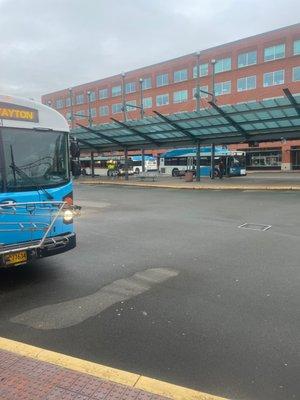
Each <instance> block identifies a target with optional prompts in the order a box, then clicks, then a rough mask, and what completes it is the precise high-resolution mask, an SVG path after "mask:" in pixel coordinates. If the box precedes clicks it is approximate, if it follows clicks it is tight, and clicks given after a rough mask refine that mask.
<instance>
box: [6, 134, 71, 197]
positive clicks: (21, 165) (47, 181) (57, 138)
mask: <svg viewBox="0 0 300 400" xmlns="http://www.w3.org/2000/svg"><path fill="white" fill-rule="evenodd" d="M67 149H68V136H67V134H66V133H63V132H53V131H50V132H49V131H47V132H45V131H38V130H37V131H33V130H25V129H10V128H2V129H1V128H0V155H2V156H1V157H0V190H1V191H7V192H12V191H19V190H30V189H35V188H36V185H37V186H42V187H51V186H56V185H61V184H63V183H65V182H67V181H68V180H69V167H68V151H67Z"/></svg>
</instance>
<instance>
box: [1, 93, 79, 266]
mask: <svg viewBox="0 0 300 400" xmlns="http://www.w3.org/2000/svg"><path fill="white" fill-rule="evenodd" d="M70 148H71V153H72V156H74V157H79V148H78V145H77V144H76V143H75V142H70V137H69V125H68V123H67V121H66V120H65V119H64V117H63V116H62V115H61V114H59V113H58V112H57V111H55V110H53V109H52V108H50V107H47V106H45V105H43V104H40V103H37V102H35V101H31V100H27V99H22V98H18V97H12V96H3V95H0V267H9V266H17V265H21V264H26V263H28V262H30V261H31V260H33V259H36V258H40V257H46V256H51V255H54V254H58V253H62V252H65V251H67V250H70V249H72V248H74V247H75V246H76V234H75V232H74V226H73V217H74V216H75V214H76V213H77V207H75V206H74V205H73V187H72V181H71V170H72V171H73V173H74V175H78V173H79V170H80V169H79V167H78V166H77V164H76V161H75V160H72V161H71V160H70V156H69V151H70Z"/></svg>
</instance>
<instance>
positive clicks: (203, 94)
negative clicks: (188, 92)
mask: <svg viewBox="0 0 300 400" xmlns="http://www.w3.org/2000/svg"><path fill="white" fill-rule="evenodd" d="M201 90H204V91H205V92H208V86H207V85H206V86H200V97H201V99H204V98H206V97H208V93H203V92H201ZM196 93H197V88H194V89H193V97H196V96H195V94H196Z"/></svg>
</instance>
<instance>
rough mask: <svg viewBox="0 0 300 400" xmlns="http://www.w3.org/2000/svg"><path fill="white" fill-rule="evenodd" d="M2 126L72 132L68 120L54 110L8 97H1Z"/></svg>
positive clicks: (18, 98) (30, 101) (0, 116)
mask: <svg viewBox="0 0 300 400" xmlns="http://www.w3.org/2000/svg"><path fill="white" fill-rule="evenodd" d="M1 126H4V127H10V128H27V129H33V128H36V129H39V128H40V129H52V130H54V131H62V132H69V131H70V128H69V125H68V123H67V121H66V119H65V118H64V117H63V116H62V115H61V114H60V113H59V112H57V111H56V110H53V108H51V107H48V106H45V105H44V104H42V103H39V102H37V101H34V100H29V99H24V98H21V97H15V96H6V95H0V127H1Z"/></svg>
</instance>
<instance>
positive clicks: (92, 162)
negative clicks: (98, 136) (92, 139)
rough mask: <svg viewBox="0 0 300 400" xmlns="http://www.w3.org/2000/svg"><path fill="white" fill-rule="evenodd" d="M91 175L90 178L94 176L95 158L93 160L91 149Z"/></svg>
mask: <svg viewBox="0 0 300 400" xmlns="http://www.w3.org/2000/svg"><path fill="white" fill-rule="evenodd" d="M91 175H92V178H94V176H95V160H94V152H93V151H91Z"/></svg>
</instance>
